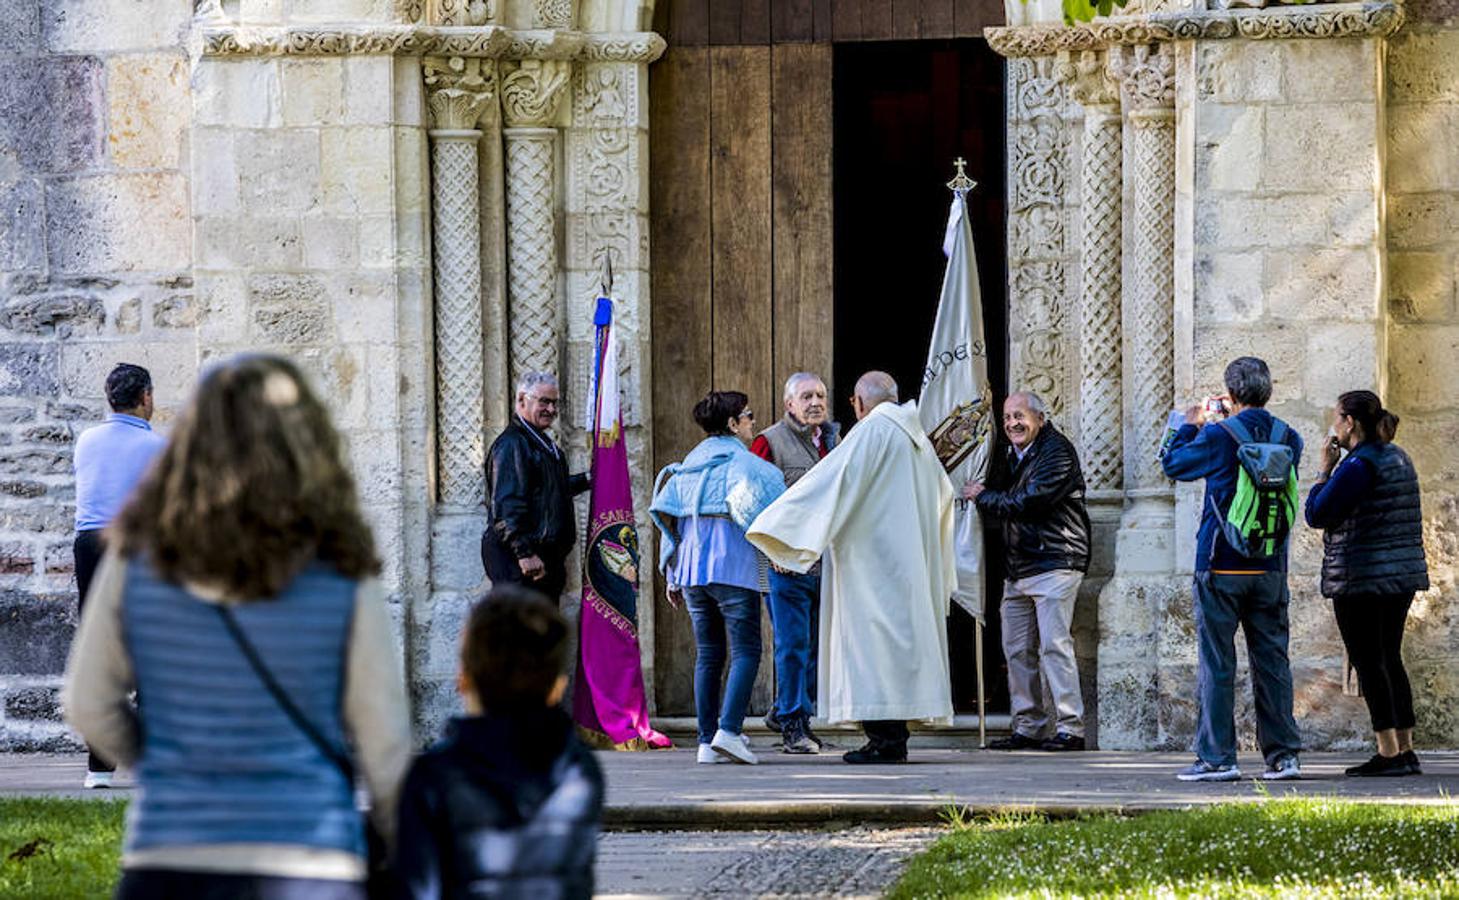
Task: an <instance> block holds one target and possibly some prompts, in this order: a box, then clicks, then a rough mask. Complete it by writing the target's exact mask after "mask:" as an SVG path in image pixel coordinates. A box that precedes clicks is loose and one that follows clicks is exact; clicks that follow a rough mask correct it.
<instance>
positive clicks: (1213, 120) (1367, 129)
mask: <svg viewBox="0 0 1459 900" xmlns="http://www.w3.org/2000/svg"><path fill="white" fill-rule="evenodd" d="M1434 40H1435V39H1434V38H1425V37H1420V36H1416V35H1415V36H1400V37H1399V38H1398V39H1397V40H1396V41H1395V42H1394V47H1393V50H1392V54H1391V55H1390V56H1389V57H1388V58H1387V63H1388V74H1387V82H1386V87H1385V74H1384V60H1385V48H1384V46H1383V45H1382V42H1380V41H1378V40H1375V39H1371V38H1352V39H1340V40H1315V41H1258V42H1242V41H1220V42H1208V43H1202V44H1198V45H1196V46H1195V47H1194V49H1193V53H1192V54H1191V56H1190V57H1189V58H1188V59H1187V64H1186V68H1185V70H1184V72H1183V74H1184V76H1185V84H1184V85H1183V91H1184V92H1185V96H1186V97H1188V98H1189V103H1190V105H1189V107H1188V114H1189V117H1190V118H1189V121H1190V122H1191V126H1192V127H1191V128H1190V130H1189V132H1187V139H1188V141H1189V142H1190V146H1189V147H1188V148H1186V149H1187V152H1188V157H1187V158H1188V159H1189V160H1190V169H1189V172H1188V178H1189V183H1190V191H1189V193H1188V195H1187V199H1186V203H1187V209H1188V210H1189V228H1190V238H1189V241H1188V242H1186V243H1185V245H1184V247H1183V248H1179V249H1178V252H1177V269H1178V270H1179V271H1181V272H1182V277H1181V278H1180V279H1178V283H1182V284H1184V285H1185V290H1184V291H1183V292H1180V296H1178V299H1177V304H1178V309H1181V311H1182V314H1180V315H1178V317H1177V321H1178V332H1179V333H1180V340H1179V341H1178V343H1177V347H1178V350H1177V394H1178V396H1179V397H1180V398H1182V399H1185V398H1189V399H1190V400H1192V401H1194V400H1198V399H1199V398H1200V397H1202V396H1204V395H1208V394H1213V393H1220V392H1222V391H1223V387H1222V380H1221V375H1222V370H1223V368H1224V366H1225V364H1226V363H1227V362H1228V361H1229V360H1230V359H1232V358H1233V357H1236V356H1240V355H1246V354H1251V355H1257V356H1260V357H1262V358H1264V359H1266V360H1267V362H1268V363H1269V364H1270V365H1271V367H1272V375H1273V380H1274V383H1275V392H1274V394H1273V398H1272V403H1271V409H1272V411H1273V413H1275V414H1276V415H1278V416H1280V417H1282V418H1283V419H1285V420H1286V421H1288V422H1289V423H1291V424H1292V425H1294V426H1295V427H1296V428H1297V429H1298V430H1299V432H1300V433H1301V435H1302V437H1303V439H1304V440H1305V441H1306V444H1307V448H1308V453H1307V455H1306V458H1305V459H1304V461H1303V464H1302V472H1301V474H1302V479H1303V487H1304V494H1305V491H1306V489H1307V487H1308V486H1310V483H1311V480H1312V478H1313V476H1314V475H1315V472H1316V466H1317V455H1316V454H1317V452H1318V448H1319V447H1320V445H1321V442H1322V441H1323V440H1324V439H1325V436H1326V433H1327V428H1328V425H1329V422H1330V416H1329V410H1330V409H1331V407H1332V405H1333V404H1334V403H1335V401H1336V399H1337V396H1338V395H1339V394H1340V393H1341V392H1343V391H1345V390H1352V389H1359V388H1364V389H1371V390H1377V391H1379V392H1380V393H1382V392H1383V391H1384V390H1385V388H1386V389H1387V390H1388V394H1385V398H1387V399H1389V402H1390V404H1391V405H1392V406H1393V407H1394V408H1395V409H1396V410H1398V411H1399V412H1400V414H1404V415H1412V416H1413V417H1414V419H1415V421H1413V422H1412V423H1411V424H1412V425H1413V426H1414V427H1413V428H1412V430H1410V431H1408V432H1407V434H1406V435H1405V437H1408V438H1409V439H1410V440H1411V441H1417V442H1419V443H1423V442H1425V441H1427V442H1428V446H1429V447H1432V448H1433V451H1434V452H1431V453H1430V454H1429V455H1428V456H1427V457H1426V459H1425V461H1426V462H1427V463H1428V468H1429V472H1430V473H1432V474H1431V475H1430V476H1429V478H1430V480H1429V482H1428V487H1429V490H1430V492H1431V495H1432V497H1433V499H1432V500H1430V508H1431V509H1433V510H1434V511H1435V512H1436V513H1439V515H1438V516H1435V517H1434V519H1433V521H1434V524H1433V525H1432V526H1431V528H1430V531H1431V533H1432V534H1433V537H1432V538H1431V539H1430V543H1431V545H1434V547H1435V549H1436V550H1439V549H1440V548H1442V547H1443V546H1444V544H1445V537H1446V535H1445V532H1444V526H1441V525H1440V524H1439V523H1440V522H1441V521H1442V520H1443V519H1442V510H1443V508H1444V505H1445V504H1446V503H1448V504H1452V503H1453V500H1452V499H1451V497H1450V492H1451V491H1452V487H1451V486H1450V485H1448V484H1447V483H1446V482H1445V480H1444V477H1445V476H1444V474H1443V468H1444V466H1445V465H1446V464H1448V465H1450V466H1452V461H1453V459H1454V455H1453V451H1452V443H1451V444H1449V445H1447V446H1443V445H1441V444H1440V443H1439V442H1441V441H1442V440H1443V438H1441V437H1439V436H1438V432H1442V429H1443V428H1444V427H1445V425H1444V423H1446V422H1447V423H1448V427H1449V428H1450V431H1449V432H1448V434H1449V435H1450V436H1451V437H1452V435H1453V434H1454V431H1453V424H1454V419H1453V411H1454V409H1455V407H1454V403H1455V401H1454V400H1453V397H1452V393H1453V392H1452V388H1450V389H1448V390H1436V389H1435V388H1436V386H1438V385H1446V386H1452V384H1453V383H1455V375H1456V373H1455V371H1452V370H1451V369H1452V365H1450V363H1451V361H1452V360H1453V358H1454V353H1453V351H1454V349H1455V348H1456V347H1459V339H1456V338H1455V335H1454V334H1449V333H1448V331H1446V330H1445V328H1446V326H1448V327H1449V328H1450V329H1451V330H1452V325H1451V323H1452V321H1453V320H1452V318H1451V317H1452V316H1453V309H1454V305H1453V291H1454V287H1453V286H1454V280H1453V279H1454V255H1453V249H1454V245H1453V243H1452V242H1453V240H1454V237H1453V235H1454V232H1453V230H1452V227H1453V226H1452V224H1451V225H1450V226H1449V228H1448V229H1445V228H1442V227H1441V228H1440V229H1439V230H1437V231H1435V232H1433V234H1432V235H1431V236H1430V237H1429V238H1427V240H1430V241H1437V242H1438V244H1437V245H1435V244H1430V243H1423V240H1424V238H1422V237H1421V236H1418V235H1416V234H1415V229H1414V226H1415V225H1417V222H1418V221H1419V220H1421V219H1423V216H1424V215H1425V214H1424V213H1422V212H1420V211H1419V210H1421V209H1427V210H1431V211H1432V210H1434V209H1436V208H1438V207H1434V206H1433V205H1432V203H1433V202H1434V201H1435V199H1436V196H1437V198H1438V199H1439V201H1440V205H1442V203H1443V202H1448V201H1450V200H1453V199H1454V195H1452V194H1451V195H1448V196H1447V197H1445V196H1444V195H1443V194H1442V192H1443V191H1445V190H1449V191H1452V190H1454V189H1456V188H1459V182H1455V180H1454V179H1455V178H1456V177H1459V176H1456V175H1455V174H1454V173H1455V172H1459V160H1450V159H1446V157H1447V156H1450V155H1452V154H1453V149H1452V146H1450V145H1452V143H1453V142H1452V140H1446V139H1440V138H1438V137H1437V135H1438V134H1440V133H1447V134H1450V135H1452V134H1453V133H1455V131H1454V127H1455V126H1456V125H1459V119H1454V118H1452V116H1454V114H1455V111H1456V109H1459V107H1455V106H1454V105H1453V99H1452V98H1450V99H1449V100H1448V101H1447V103H1448V105H1447V106H1446V102H1445V100H1444V98H1443V97H1442V96H1434V95H1433V92H1434V91H1435V90H1439V91H1440V93H1441V94H1442V93H1445V92H1448V93H1452V92H1453V90H1454V88H1453V85H1454V84H1455V80H1454V78H1453V77H1452V73H1451V75H1450V76H1449V78H1448V80H1447V81H1444V80H1443V79H1442V78H1440V77H1438V75H1439V73H1438V72H1433V71H1430V72H1429V74H1428V80H1427V81H1426V82H1425V78H1424V76H1421V75H1419V74H1418V73H1417V72H1416V71H1415V70H1417V69H1421V68H1422V67H1424V66H1430V67H1432V66H1433V65H1435V64H1436V63H1437V61H1439V60H1442V59H1443V55H1442V50H1441V48H1439V47H1435V46H1433V42H1434ZM1440 40H1442V39H1440ZM1405 48H1411V49H1405ZM1448 49H1449V52H1450V53H1452V52H1453V50H1454V49H1455V47H1453V46H1451V47H1449V48H1448ZM1403 73H1412V74H1411V75H1405V74H1403ZM1416 82H1425V83H1426V84H1427V85H1428V87H1427V90H1428V91H1429V93H1428V94H1425V93H1423V92H1424V90H1425V88H1424V87H1423V86H1422V85H1420V84H1417V83H1416ZM1440 85H1442V87H1439V86H1440ZM1405 92H1408V94H1409V96H1408V97H1407V99H1400V98H1404V97H1405ZM1385 93H1387V94H1388V95H1389V96H1388V98H1387V102H1385V98H1384V95H1385ZM1385 114H1386V122H1385ZM1446 123H1447V128H1448V130H1447V131H1445V130H1444V128H1445V127H1446ZM1434 129H1439V130H1434ZM1425 135H1426V136H1425ZM1385 173H1386V183H1387V191H1388V195H1387V198H1386V201H1387V207H1386V209H1387V214H1388V215H1389V216H1390V217H1391V218H1390V221H1389V225H1388V228H1387V230H1386V234H1385V229H1384V227H1383V221H1384V215H1385V196H1384V190H1383V184H1384V175H1385ZM1436 191H1437V192H1440V193H1439V194H1438V195H1436V194H1435V192H1436ZM1426 204H1428V205H1426ZM1456 208H1459V207H1456ZM1429 221H1432V220H1429ZM1421 227H1422V226H1419V230H1421ZM1440 235H1442V236H1440ZM1405 242H1407V243H1405ZM1439 257H1442V263H1441V261H1440V259H1439ZM1385 264H1386V268H1385ZM1436 266H1437V268H1438V269H1440V270H1442V271H1443V272H1446V273H1447V274H1446V275H1443V276H1442V277H1438V278H1437V279H1436V277H1435V276H1437V275H1439V273H1438V272H1436V271H1435V267H1436ZM1446 266H1447V268H1445V267H1446ZM1444 278H1447V279H1448V280H1447V285H1448V287H1447V290H1448V299H1447V300H1439V299H1438V297H1439V296H1440V295H1441V294H1442V292H1443V290H1444V288H1443V286H1442V284H1443V279H1444ZM1385 299H1386V301H1387V302H1386V303H1385V302H1384V301H1385ZM1435 304H1438V305H1437V306H1436V305H1435ZM1445 304H1447V305H1445ZM1182 307H1183V308H1182ZM1440 309H1443V310H1445V311H1444V312H1440V311H1439V310H1440ZM1390 315H1391V323H1392V324H1391V326H1390ZM1182 322H1188V323H1189V324H1188V325H1182V324H1179V323H1182ZM1455 334H1459V331H1456V332H1455ZM1446 339H1447V340H1448V343H1447V344H1446V343H1445V341H1446ZM1446 365H1447V366H1449V367H1448V368H1446ZM1426 386H1427V387H1426ZM1409 407H1412V408H1413V410H1414V412H1413V413H1409V412H1408V408H1409ZM1440 446H1443V449H1442V450H1441V449H1440ZM1420 455H1422V454H1420ZM1441 460H1442V462H1441ZM1178 497H1179V504H1178V510H1179V511H1178V516H1177V528H1178V536H1179V550H1178V555H1177V565H1178V567H1179V569H1180V570H1181V571H1182V572H1189V571H1190V569H1191V565H1192V559H1193V554H1194V535H1195V527H1196V523H1197V522H1198V520H1199V515H1200V499H1201V494H1200V489H1199V487H1198V486H1189V487H1185V486H1183V487H1182V488H1181V490H1180V491H1179V493H1178ZM1450 518H1452V514H1451V516H1450ZM1448 537H1449V538H1450V540H1449V543H1450V544H1453V543H1454V542H1453V540H1452V535H1449V536H1448ZM1440 552H1442V550H1440ZM1435 555H1436V556H1437V555H1439V554H1437V553H1436V554H1435ZM1321 556H1322V548H1321V534H1320V532H1316V531H1314V530H1312V529H1308V528H1306V527H1305V526H1299V527H1298V529H1297V530H1296V532H1295V534H1294V537H1293V541H1292V557H1291V574H1290V578H1289V583H1290V585H1291V590H1292V603H1291V611H1290V617H1291V636H1292V637H1291V648H1290V653H1291V659H1292V668H1293V677H1294V682H1295V688H1296V702H1295V712H1296V716H1297V720H1298V723H1299V725H1300V726H1301V728H1302V732H1303V739H1304V742H1305V743H1307V744H1308V745H1310V746H1314V747H1332V748H1343V747H1357V746H1360V745H1365V744H1366V742H1367V741H1368V740H1369V739H1370V738H1369V725H1368V718H1367V713H1366V708H1365V707H1364V705H1363V703H1362V701H1361V700H1360V699H1358V698H1356V697H1352V696H1347V695H1345V694H1344V693H1343V690H1342V686H1343V679H1344V672H1345V656H1344V652H1343V647H1342V643H1341V639H1340V636H1339V635H1338V632H1337V628H1336V624H1335V622H1334V620H1333V617H1332V611H1331V604H1330V602H1329V601H1327V600H1325V599H1324V598H1322V597H1321V596H1320V593H1319V591H1318V570H1319V566H1320V563H1321ZM1447 571H1449V572H1451V573H1452V554H1451V556H1450V560H1449V566H1448V568H1447ZM1448 577H1449V578H1450V579H1452V574H1451V575H1450V576H1448ZM1452 591H1453V586H1452V584H1450V585H1449V587H1448V592H1449V594H1450V595H1451V596H1452ZM1448 606H1449V603H1448V602H1445V601H1444V590H1442V589H1441V590H1439V591H1436V592H1434V593H1433V594H1432V595H1430V597H1426V598H1425V599H1424V600H1421V602H1420V603H1419V604H1417V606H1416V608H1415V614H1414V622H1413V624H1412V625H1411V627H1410V632H1409V638H1408V641H1409V642H1408V645H1407V646H1408V655H1409V659H1410V661H1411V662H1412V663H1413V664H1414V666H1415V674H1416V680H1415V684H1416V687H1417V691H1416V692H1417V693H1418V694H1419V695H1420V705H1421V708H1422V710H1423V712H1421V714H1420V715H1421V718H1422V719H1423V723H1424V726H1425V727H1422V728H1421V740H1423V741H1424V742H1426V743H1428V744H1429V745H1431V746H1432V745H1449V744H1452V743H1453V742H1454V741H1455V740H1456V739H1459V727H1456V722H1455V717H1454V716H1453V715H1452V713H1450V712H1448V711H1447V710H1446V709H1445V708H1446V707H1447V706H1449V705H1451V704H1450V703H1448V702H1446V701H1445V700H1442V699H1440V698H1447V697H1452V692H1453V689H1454V686H1455V683H1456V681H1455V674H1454V668H1455V667H1454V665H1453V664H1452V663H1451V662H1448V661H1447V659H1448V658H1451V657H1452V652H1453V646H1454V645H1453V640H1454V637H1453V636H1454V628H1453V625H1454V622H1453V620H1452V618H1451V617H1450V616H1449V615H1448V614H1447V612H1446V610H1447V608H1448ZM1159 633H1160V635H1161V643H1160V666H1161V676H1160V679H1159V684H1160V689H1159V692H1160V697H1159V708H1160V722H1159V743H1160V744H1162V745H1164V746H1170V747H1175V746H1178V745H1180V744H1182V743H1183V742H1184V741H1185V740H1186V739H1188V736H1189V735H1190V734H1191V733H1192V729H1193V727H1194V721H1195V714H1196V705H1195V703H1196V701H1195V694H1194V687H1195V661H1196V651H1195V644H1194V622H1193V621H1192V619H1191V615H1190V602H1189V596H1188V594H1182V595H1180V596H1179V597H1178V598H1177V601H1176V602H1175V603H1173V604H1171V605H1170V606H1169V608H1167V609H1165V610H1163V611H1162V621H1161V623H1160V624H1159ZM1239 652H1240V653H1241V656H1242V658H1243V664H1242V668H1241V673H1240V674H1239V676H1238V727H1239V730H1240V732H1241V733H1242V735H1243V740H1244V741H1246V742H1247V743H1248V744H1250V743H1251V742H1253V741H1254V734H1255V729H1254V715H1253V709H1252V703H1251V698H1250V692H1249V687H1248V681H1247V675H1246V670H1245V664H1244V651H1241V650H1239ZM1424 685H1427V688H1425V687H1424ZM1425 695H1426V697H1425Z"/></svg>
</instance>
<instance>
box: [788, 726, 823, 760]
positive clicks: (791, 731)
mask: <svg viewBox="0 0 1459 900" xmlns="http://www.w3.org/2000/svg"><path fill="white" fill-rule="evenodd" d="M782 735H783V737H784V741H783V743H782V746H781V750H782V752H784V753H819V752H820V748H818V747H817V746H816V745H815V744H814V743H813V742H812V741H811V739H810V737H808V736H807V735H806V733H805V719H799V718H797V719H791V720H790V721H789V722H786V723H785V731H784V732H783V733H782Z"/></svg>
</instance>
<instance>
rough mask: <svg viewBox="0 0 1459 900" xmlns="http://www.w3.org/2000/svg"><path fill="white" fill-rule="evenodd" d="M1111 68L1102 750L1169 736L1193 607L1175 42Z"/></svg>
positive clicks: (1132, 54) (1116, 56)
mask: <svg viewBox="0 0 1459 900" xmlns="http://www.w3.org/2000/svg"><path fill="white" fill-rule="evenodd" d="M1109 73H1110V74H1111V75H1112V76H1114V77H1115V78H1118V79H1119V80H1120V84H1121V88H1122V91H1123V96H1124V100H1125V110H1126V117H1127V124H1128V131H1126V132H1125V140H1127V141H1129V142H1130V146H1129V166H1128V167H1127V168H1126V169H1125V170H1124V172H1123V181H1124V196H1125V197H1127V198H1129V199H1130V202H1129V205H1128V206H1127V207H1126V208H1125V210H1124V213H1123V219H1124V228H1125V233H1126V234H1127V236H1128V242H1127V243H1126V245H1125V253H1124V260H1123V264H1122V268H1123V281H1124V283H1123V299H1122V304H1121V305H1122V314H1121V319H1122V322H1121V327H1122V329H1123V332H1124V334H1123V362H1122V367H1121V368H1122V380H1123V401H1124V419H1123V422H1124V429H1123V431H1124V438H1123V440H1124V476H1125V477H1124V484H1125V498H1126V503H1125V508H1124V511H1123V514H1122V515H1121V517H1120V524H1119V530H1118V532H1116V534H1115V571H1114V575H1113V577H1111V578H1110V580H1109V582H1108V583H1107V584H1106V585H1105V586H1104V589H1103V590H1101V591H1100V595H1099V623H1100V638H1099V676H1098V677H1099V745H1100V746H1101V747H1103V748H1106V749H1136V748H1149V747H1153V746H1156V745H1157V744H1159V743H1160V741H1161V740H1162V738H1161V735H1162V730H1161V729H1162V712H1161V711H1162V708H1163V707H1164V706H1166V705H1168V704H1169V703H1170V696H1169V692H1168V687H1169V685H1168V684H1167V683H1166V681H1167V679H1165V678H1163V676H1162V668H1161V667H1162V665H1164V664H1165V662H1166V661H1165V659H1164V658H1163V657H1162V648H1161V640H1162V637H1163V635H1164V634H1165V630H1166V623H1167V622H1168V621H1169V620H1170V618H1171V616H1172V610H1175V609H1177V608H1178V607H1179V606H1184V608H1186V609H1189V603H1190V600H1189V597H1188V596H1187V595H1186V593H1185V588H1184V584H1183V583H1182V582H1183V579H1181V578H1180V577H1179V576H1177V575H1176V573H1175V527H1174V526H1175V504H1174V494H1173V492H1172V491H1171V487H1170V482H1169V481H1168V480H1167V479H1166V478H1165V475H1164V473H1163V472H1162V471H1161V468H1160V461H1159V459H1158V458H1157V454H1158V451H1159V447H1160V440H1161V437H1162V429H1163V428H1164V423H1165V416H1166V413H1168V412H1169V411H1170V409H1171V406H1172V404H1173V403H1174V392H1175V387H1174V386H1175V359H1174V345H1175V110H1174V102H1175V75H1174V59H1173V57H1172V55H1171V48H1170V46H1169V45H1168V44H1167V45H1162V46H1161V47H1160V48H1159V49H1156V48H1151V47H1144V46H1141V47H1135V48H1128V47H1116V48H1112V49H1111V50H1110V51H1109ZM1086 202H1088V201H1086ZM1176 680H1178V681H1180V682H1181V683H1182V684H1184V682H1186V681H1187V679H1184V678H1178V679H1176Z"/></svg>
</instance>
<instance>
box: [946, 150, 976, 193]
mask: <svg viewBox="0 0 1459 900" xmlns="http://www.w3.org/2000/svg"><path fill="white" fill-rule="evenodd" d="M952 164H953V165H954V166H957V174H956V175H954V176H953V179H952V181H949V182H948V183H947V187H948V190H952V191H958V192H960V193H967V192H968V191H971V190H972V189H973V188H975V187H977V186H978V183H977V182H976V181H974V180H973V179H971V178H969V177H968V173H967V172H964V171H963V166H965V165H967V164H968V161H967V160H965V159H963V158H962V157H961V156H959V157H958V158H957V159H955V160H953V161H952Z"/></svg>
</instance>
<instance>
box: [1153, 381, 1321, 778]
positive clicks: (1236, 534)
mask: <svg viewBox="0 0 1459 900" xmlns="http://www.w3.org/2000/svg"><path fill="white" fill-rule="evenodd" d="M1225 381H1226V390H1227V392H1228V394H1229V397H1228V398H1223V400H1224V402H1223V408H1222V411H1223V412H1225V413H1226V415H1225V417H1224V418H1220V414H1219V413H1218V414H1217V420H1216V421H1212V422H1210V423H1208V424H1205V425H1204V427H1202V422H1203V421H1204V419H1205V410H1204V409H1203V408H1202V407H1201V406H1194V407H1191V408H1190V409H1189V410H1187V412H1186V417H1185V424H1184V425H1182V426H1181V427H1180V429H1179V430H1178V431H1177V432H1176V433H1175V435H1174V437H1173V438H1172V439H1171V440H1170V442H1169V445H1168V446H1167V447H1166V449H1165V451H1164V452H1163V453H1162V455H1161V465H1162V466H1163V467H1164V469H1165V474H1166V475H1167V476H1169V477H1171V478H1174V479H1175V480H1177V481H1197V480H1200V479H1205V482H1206V492H1205V497H1204V499H1203V500H1202V510H1201V524H1200V530H1199V531H1198V532H1197V535H1196V561H1195V619H1196V641H1197V647H1198V656H1199V665H1200V679H1199V694H1200V722H1199V724H1198V726H1197V730H1196V741H1195V749H1196V757H1197V759H1196V761H1195V763H1193V764H1192V765H1191V766H1189V767H1188V768H1186V769H1184V770H1182V771H1181V772H1180V773H1179V774H1178V775H1177V776H1176V777H1177V778H1179V779H1180V780H1181V781H1236V780H1237V779H1239V778H1241V770H1240V769H1239V768H1237V765H1236V725H1235V713H1234V704H1235V681H1236V644H1235V638H1236V628H1237V626H1238V625H1239V626H1240V627H1241V630H1242V632H1243V633H1244V634H1245V636H1246V649H1247V656H1248V659H1249V661H1250V664H1251V682H1252V692H1253V694H1254V695H1255V700H1256V717H1257V737H1258V739H1259V741H1260V743H1261V751H1262V756H1263V758H1264V759H1265V762H1266V771H1265V772H1263V773H1262V777H1263V778H1265V779H1267V780H1269V781H1280V780H1287V779H1293V778H1300V777H1301V775H1302V769H1301V765H1300V764H1299V762H1298V754H1299V753H1300V752H1301V749H1302V744H1301V737H1300V735H1299V734H1298V732H1297V723H1296V720H1295V719H1294V718H1293V716H1292V669H1291V664H1290V662H1289V661H1288V659H1287V642H1288V626H1287V604H1288V601H1289V595H1288V591H1287V538H1288V536H1289V534H1290V533H1291V529H1292V523H1293V522H1294V520H1295V519H1296V515H1297V466H1298V463H1299V462H1300V461H1301V457H1302V438H1301V437H1300V436H1298V434H1297V432H1296V431H1295V430H1293V429H1292V428H1291V427H1290V426H1288V425H1287V424H1286V423H1285V422H1283V421H1282V420H1280V419H1278V418H1276V417H1275V416H1273V415H1272V414H1271V413H1269V412H1267V411H1266V409H1265V408H1264V407H1265V406H1266V404H1267V400H1269V399H1270V398H1271V394H1272V377H1271V371H1270V370H1269V369H1268V368H1267V364H1266V363H1265V362H1263V361H1262V360H1260V359H1257V358H1255V357H1251V356H1243V357H1241V358H1239V359H1236V360H1233V361H1232V362H1231V364H1230V365H1228V366H1227V367H1226V373H1225ZM1227 404H1229V408H1228V406H1227Z"/></svg>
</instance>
